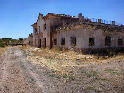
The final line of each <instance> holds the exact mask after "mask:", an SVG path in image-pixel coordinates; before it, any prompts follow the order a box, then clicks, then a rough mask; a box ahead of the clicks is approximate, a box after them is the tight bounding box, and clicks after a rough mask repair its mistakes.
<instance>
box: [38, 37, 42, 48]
mask: <svg viewBox="0 0 124 93" xmlns="http://www.w3.org/2000/svg"><path fill="white" fill-rule="evenodd" d="M38 47H39V48H41V39H39V46H38Z"/></svg>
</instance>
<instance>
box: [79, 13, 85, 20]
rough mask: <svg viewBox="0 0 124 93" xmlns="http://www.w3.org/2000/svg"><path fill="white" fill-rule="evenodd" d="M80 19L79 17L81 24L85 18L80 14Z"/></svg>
mask: <svg viewBox="0 0 124 93" xmlns="http://www.w3.org/2000/svg"><path fill="white" fill-rule="evenodd" d="M78 17H79V21H80V22H83V20H84V16H82V13H79V14H78Z"/></svg>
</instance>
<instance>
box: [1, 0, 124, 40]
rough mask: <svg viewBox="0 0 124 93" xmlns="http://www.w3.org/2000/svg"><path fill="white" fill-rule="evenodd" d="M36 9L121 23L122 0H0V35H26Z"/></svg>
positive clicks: (29, 31) (38, 11)
mask: <svg viewBox="0 0 124 93" xmlns="http://www.w3.org/2000/svg"><path fill="white" fill-rule="evenodd" d="M39 13H42V14H44V16H45V15H46V14H47V13H57V14H67V15H72V16H78V13H82V14H83V15H84V16H85V17H88V18H91V19H92V18H96V19H98V18H101V19H104V20H107V21H113V20H114V21H116V22H117V23H120V24H124V0H0V38H15V39H17V38H26V37H28V35H29V34H30V33H32V32H33V29H32V27H31V25H32V24H33V23H35V22H36V21H37V17H38V15H39Z"/></svg>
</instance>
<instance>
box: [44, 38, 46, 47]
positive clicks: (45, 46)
mask: <svg viewBox="0 0 124 93" xmlns="http://www.w3.org/2000/svg"><path fill="white" fill-rule="evenodd" d="M44 47H46V38H44Z"/></svg>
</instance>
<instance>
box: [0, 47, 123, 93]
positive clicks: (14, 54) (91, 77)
mask: <svg viewBox="0 0 124 93" xmlns="http://www.w3.org/2000/svg"><path fill="white" fill-rule="evenodd" d="M28 56H30V57H31V58H34V59H35V60H34V59H33V60H30V61H29V59H27V58H28ZM43 60H45V61H46V62H51V63H53V62H54V61H55V59H50V58H49V57H46V58H45V57H43V56H42V59H41V57H40V56H39V58H38V57H37V56H35V55H32V54H30V53H28V54H27V53H26V51H24V50H21V49H19V47H10V48H8V50H7V51H6V52H5V54H4V55H3V56H2V57H0V93H124V62H123V60H121V59H119V60H115V62H110V63H107V64H103V65H93V64H89V65H86V63H85V64H83V63H80V64H79V62H78V64H79V65H86V66H85V67H84V66H83V67H80V66H79V67H73V68H72V67H68V66H66V68H65V70H68V71H70V72H69V75H70V76H69V77H68V76H66V77H63V76H57V74H55V71H52V70H51V69H50V68H49V66H48V65H47V66H45V65H41V64H44V62H43ZM56 60H57V59H56ZM31 61H32V62H31ZM33 61H35V62H33ZM63 62H64V61H63ZM67 62H69V60H67ZM34 63H38V64H34ZM57 63H59V59H58V61H57ZM65 63H66V61H65V62H64V64H65ZM45 64H46V63H45ZM61 64H62V63H61ZM52 65H53V64H52Z"/></svg>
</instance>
